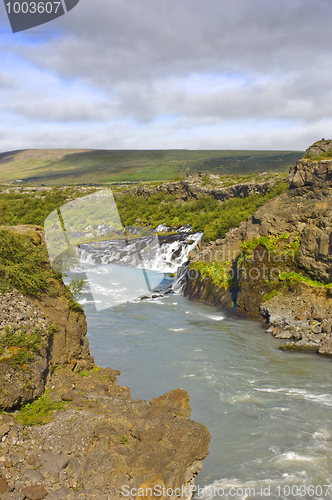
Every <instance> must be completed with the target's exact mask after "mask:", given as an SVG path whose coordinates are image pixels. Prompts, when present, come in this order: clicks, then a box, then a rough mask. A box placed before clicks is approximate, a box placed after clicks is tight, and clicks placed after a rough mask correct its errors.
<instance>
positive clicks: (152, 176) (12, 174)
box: [0, 149, 302, 186]
mask: <svg viewBox="0 0 332 500" xmlns="http://www.w3.org/2000/svg"><path fill="white" fill-rule="evenodd" d="M301 156H302V152H299V151H242V150H217V151H216V150H215V151H213V150H206V151H201V150H197V151H188V150H180V149H179V150H164V151H163V150H160V151H157V150H155V151H144V150H140V151H137V150H131V151H130V150H122V151H121V150H120V151H116V150H71V149H63V150H59V149H44V150H43V149H41V150H38V149H36V150H23V151H14V152H7V153H2V154H0V184H8V183H9V184H15V185H17V186H22V185H37V184H39V185H41V184H45V185H47V186H59V185H63V184H66V185H70V184H72V185H75V184H87V185H88V184H93V185H96V184H110V183H123V182H130V183H135V182H149V181H154V182H156V181H157V182H158V181H159V182H160V181H165V180H171V179H174V178H176V177H178V178H181V177H184V176H186V175H187V174H188V173H190V174H197V173H198V172H202V173H205V174H208V173H213V174H220V175H223V174H237V173H241V174H246V173H250V172H251V173H260V172H263V171H268V172H270V171H273V172H286V171H287V170H288V168H289V167H290V166H291V165H294V164H295V163H296V161H297V160H298V159H299V158H300V157H301ZM17 180H23V181H24V182H23V183H17V182H16V181H17Z"/></svg>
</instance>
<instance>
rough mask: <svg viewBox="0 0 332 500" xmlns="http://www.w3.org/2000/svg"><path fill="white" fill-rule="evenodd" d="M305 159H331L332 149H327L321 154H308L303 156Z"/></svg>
mask: <svg viewBox="0 0 332 500" xmlns="http://www.w3.org/2000/svg"><path fill="white" fill-rule="evenodd" d="M303 158H304V159H305V160H310V161H322V160H331V159H332V149H329V150H328V151H325V153H321V154H320V155H316V156H311V155H310V154H306V155H304V156H303Z"/></svg>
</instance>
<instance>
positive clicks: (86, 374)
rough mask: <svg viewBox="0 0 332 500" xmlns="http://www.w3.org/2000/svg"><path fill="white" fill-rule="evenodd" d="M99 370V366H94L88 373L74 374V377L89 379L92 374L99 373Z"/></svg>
mask: <svg viewBox="0 0 332 500" xmlns="http://www.w3.org/2000/svg"><path fill="white" fill-rule="evenodd" d="M100 370H101V368H100V366H95V367H94V368H92V369H91V370H89V371H88V372H76V375H80V376H81V377H89V376H90V375H91V374H92V373H96V372H99V371H100Z"/></svg>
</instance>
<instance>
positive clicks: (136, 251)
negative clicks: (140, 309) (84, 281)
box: [78, 229, 203, 310]
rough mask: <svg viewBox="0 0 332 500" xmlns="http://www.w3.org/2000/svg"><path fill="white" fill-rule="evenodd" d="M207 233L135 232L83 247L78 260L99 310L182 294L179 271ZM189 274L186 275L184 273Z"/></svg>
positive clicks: (79, 248) (84, 244)
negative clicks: (142, 234)
mask: <svg viewBox="0 0 332 500" xmlns="http://www.w3.org/2000/svg"><path fill="white" fill-rule="evenodd" d="M202 236H203V233H202V232H199V233H189V232H178V233H176V234H164V235H161V236H157V235H156V234H155V233H154V234H153V233H152V232H151V231H150V234H149V235H148V236H141V237H140V235H139V234H136V233H135V230H134V229H133V230H132V231H131V232H130V233H129V232H127V234H126V236H125V235H124V234H123V233H122V234H118V235H117V238H114V239H112V240H106V241H98V242H89V243H82V244H80V245H79V246H78V256H79V258H80V262H81V265H82V269H83V271H84V272H85V273H86V276H87V278H88V284H89V287H90V291H91V293H92V296H93V301H94V304H95V306H96V309H97V310H102V309H106V308H108V307H114V306H118V305H120V304H122V303H124V302H129V301H130V302H131V301H136V300H142V298H145V299H149V298H157V297H161V296H163V295H164V294H168V293H180V292H181V289H182V286H181V281H180V280H179V278H178V277H177V278H174V276H172V275H175V274H176V273H178V269H180V268H181V266H182V267H184V269H186V266H185V265H184V264H185V263H187V262H188V253H189V252H190V251H191V250H193V248H194V247H195V246H196V245H197V243H198V242H199V241H200V240H201V239H202ZM184 272H185V271H184Z"/></svg>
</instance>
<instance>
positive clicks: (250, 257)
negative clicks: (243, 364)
mask: <svg viewBox="0 0 332 500" xmlns="http://www.w3.org/2000/svg"><path fill="white" fill-rule="evenodd" d="M322 148H324V149H323V151H322ZM331 150H332V141H325V140H323V141H319V142H318V143H315V144H314V145H313V146H312V147H311V148H309V149H308V150H307V151H306V154H305V156H304V158H302V159H301V160H299V161H298V162H297V164H296V166H295V167H292V168H291V169H290V173H289V177H288V180H289V183H290V188H289V190H288V191H287V192H285V193H283V194H281V195H280V196H278V197H276V198H274V199H272V200H270V201H268V202H267V203H266V204H265V205H263V206H262V207H261V208H259V209H258V210H257V211H256V212H255V213H254V214H253V216H252V217H249V218H248V220H247V221H246V222H243V223H242V224H241V225H240V227H238V228H236V229H233V230H231V231H230V232H229V233H228V234H227V235H226V237H225V238H224V239H221V240H217V241H216V242H211V243H209V244H204V243H202V244H200V245H199V246H198V247H197V248H196V250H195V251H194V252H192V253H191V255H190V257H191V260H192V262H193V263H194V267H195V263H196V264H197V265H196V274H194V273H193V271H192V272H191V275H192V278H193V279H190V275H189V279H187V283H186V286H185V290H184V293H185V295H187V296H188V297H190V298H193V299H195V300H205V301H206V300H207V301H208V302H211V301H212V303H214V304H217V305H218V304H219V305H224V306H225V305H226V306H228V309H229V310H232V311H236V310H237V313H238V314H239V313H248V314H249V315H251V316H252V317H257V318H261V319H263V320H266V321H267V322H268V323H270V324H271V326H272V328H270V329H269V331H270V332H271V333H273V334H274V335H275V336H278V337H279V338H285V339H290V340H291V341H292V342H290V343H289V344H287V345H286V346H285V347H284V348H285V349H294V350H308V351H314V352H319V353H320V354H325V355H332V336H331V327H332V298H331V293H330V290H331V288H330V286H329V285H330V283H331V281H332V176H331V173H332V158H331V159H325V156H328V155H329V154H330V152H331ZM320 151H322V153H321V152H320ZM317 154H318V157H317ZM321 154H323V155H324V159H321ZM202 262H204V263H206V269H207V270H208V271H209V272H210V274H211V270H213V269H217V270H218V269H219V270H220V268H221V267H222V264H224V267H225V268H226V267H228V270H227V273H228V274H227V277H228V278H229V277H230V278H231V279H228V278H227V280H226V281H227V283H226V282H219V283H218V282H217V280H216V279H214V280H213V276H212V278H210V277H208V276H207V277H205V278H204V273H203V275H202V274H201V273H200V274H198V275H197V269H201V268H202V266H199V265H198V263H202ZM213 262H214V263H215V264H213ZM213 266H214V267H213ZM213 281H214V283H213ZM234 304H235V306H236V307H234ZM232 308H233V309H232Z"/></svg>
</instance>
